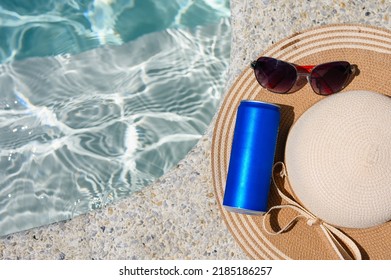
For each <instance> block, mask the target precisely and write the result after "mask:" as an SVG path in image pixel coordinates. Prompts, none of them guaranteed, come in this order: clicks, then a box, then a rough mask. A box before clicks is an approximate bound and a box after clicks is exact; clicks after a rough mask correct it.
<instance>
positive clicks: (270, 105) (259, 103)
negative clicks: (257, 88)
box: [240, 100, 281, 110]
mask: <svg viewBox="0 0 391 280" xmlns="http://www.w3.org/2000/svg"><path fill="white" fill-rule="evenodd" d="M240 103H245V104H248V105H254V106H256V107H263V108H270V109H278V110H280V108H281V107H280V106H279V105H277V104H274V103H268V102H263V101H258V100H242V101H241V102H240Z"/></svg>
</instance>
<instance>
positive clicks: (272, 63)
mask: <svg viewBox="0 0 391 280" xmlns="http://www.w3.org/2000/svg"><path fill="white" fill-rule="evenodd" d="M253 68H254V73H255V77H256V78H257V81H258V83H259V84H260V85H261V86H263V87H264V88H266V89H268V90H270V91H272V92H276V93H286V92H288V91H289V90H290V89H291V88H292V87H293V85H294V83H295V82H296V78H297V72H296V69H295V67H293V66H292V65H291V64H289V63H286V62H284V61H281V60H277V59H274V58H270V57H261V58H259V59H258V60H257V62H256V63H255V65H253Z"/></svg>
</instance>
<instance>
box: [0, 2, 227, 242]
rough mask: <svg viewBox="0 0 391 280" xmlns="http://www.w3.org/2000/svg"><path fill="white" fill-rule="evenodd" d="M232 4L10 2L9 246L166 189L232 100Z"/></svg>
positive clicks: (2, 110) (3, 28)
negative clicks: (164, 183) (20, 234)
mask: <svg viewBox="0 0 391 280" xmlns="http://www.w3.org/2000/svg"><path fill="white" fill-rule="evenodd" d="M229 16H230V11H229V1H228V0H225V1H218V0H199V1H198V0H193V1H190V0H189V1H185V0H171V1H164V2H163V1H154V0H134V1H131V0H127V1H125V0H95V1H92V0H89V1H87V0H86V1H81V0H80V1H77V0H62V1H59V0H51V1H48V0H35V1H27V0H17V1H16V0H0V235H6V234H9V233H12V232H16V231H21V230H25V229H29V228H32V227H36V226H41V225H46V224H49V223H53V222H56V221H61V220H65V219H70V218H72V217H74V216H75V215H79V214H82V213H86V212H88V211H91V210H93V209H98V208H101V207H104V206H105V205H107V204H110V203H112V202H114V201H116V200H118V199H121V198H125V197H128V196H129V195H131V194H132V193H134V192H135V191H138V190H140V189H142V188H144V187H145V186H148V185H149V184H151V183H152V182H154V181H155V180H156V179H157V178H159V177H160V176H162V175H163V174H165V173H166V172H167V171H168V170H170V169H171V168H172V167H173V166H175V165H176V164H177V163H178V162H179V161H180V160H181V159H183V158H184V157H185V155H186V154H187V153H188V152H189V150H190V149H191V148H192V147H194V145H195V144H196V143H197V141H198V140H199V139H200V138H201V136H202V135H203V133H204V132H205V130H206V128H207V126H208V125H209V123H210V121H211V119H212V117H213V115H214V114H215V111H216V109H217V106H218V104H219V102H220V100H221V97H222V94H223V89H224V83H225V77H226V71H227V69H228V63H229V52H230V23H229Z"/></svg>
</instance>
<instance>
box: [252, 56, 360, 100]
mask: <svg viewBox="0 0 391 280" xmlns="http://www.w3.org/2000/svg"><path fill="white" fill-rule="evenodd" d="M263 58H267V59H274V60H276V61H277V62H280V63H281V62H282V63H286V64H288V65H290V66H291V67H293V68H294V69H295V71H296V79H295V81H294V82H293V83H292V86H291V87H290V88H289V89H288V90H286V91H285V92H279V91H273V90H272V89H270V88H267V87H265V86H263V85H262V84H261V82H260V81H259V80H258V77H257V75H256V73H255V71H256V69H255V67H256V65H257V63H259V60H260V59H263ZM330 63H347V64H348V65H349V73H348V76H347V78H346V80H345V82H344V83H343V85H342V86H341V88H340V89H339V90H338V91H335V92H330V93H327V94H322V93H320V92H317V90H316V89H314V87H313V86H312V83H311V78H312V79H318V78H316V77H312V74H313V71H314V70H316V68H317V67H322V66H324V65H327V64H330ZM251 68H252V69H254V75H255V78H256V80H257V82H258V83H259V84H260V85H261V86H262V87H263V88H265V89H267V90H268V91H270V92H273V93H279V94H286V93H290V92H291V90H292V88H294V86H295V85H296V84H297V83H298V81H299V79H300V78H302V77H305V78H306V80H307V82H308V83H309V84H310V86H311V88H312V90H313V91H314V92H315V93H316V94H318V95H323V96H327V95H330V94H334V93H337V92H340V91H341V90H343V89H344V88H345V87H346V86H347V85H348V84H349V83H350V82H351V80H352V77H354V76H355V74H356V73H357V67H356V66H355V65H352V64H350V63H349V62H347V61H342V60H341V61H330V62H325V63H321V64H318V65H297V64H294V63H290V62H287V61H284V60H280V59H277V58H273V57H266V56H261V57H259V58H258V59H257V60H254V61H252V62H251ZM303 86H304V84H303V85H302V86H300V88H301V87H303Z"/></svg>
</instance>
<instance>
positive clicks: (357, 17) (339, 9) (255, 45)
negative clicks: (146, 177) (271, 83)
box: [0, 0, 391, 259]
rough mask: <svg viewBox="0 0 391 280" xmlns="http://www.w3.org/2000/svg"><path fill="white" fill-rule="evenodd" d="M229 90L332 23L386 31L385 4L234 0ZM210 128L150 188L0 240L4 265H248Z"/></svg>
mask: <svg viewBox="0 0 391 280" xmlns="http://www.w3.org/2000/svg"><path fill="white" fill-rule="evenodd" d="M231 9H232V19H231V22H232V29H233V30H232V50H231V64H230V71H229V75H228V80H227V90H228V88H229V87H230V85H231V84H232V83H233V81H234V80H235V78H236V77H237V76H238V75H239V74H240V72H241V71H242V70H243V69H244V68H245V67H247V66H248V65H249V62H250V61H251V60H253V59H254V58H256V57H257V56H258V55H259V53H260V52H262V51H263V50H264V49H266V48H267V47H269V46H270V45H271V44H273V43H274V42H277V41H278V40H281V39H283V38H284V37H286V36H289V35H291V34H293V33H295V32H300V31H302V30H305V29H308V28H311V27H316V26H320V25H325V24H330V23H361V24H369V25H374V26H378V27H383V28H387V29H390V30H391V23H390V18H389V15H390V14H391V5H390V4H389V1H386V0H373V1H365V0H356V1H337V0H322V1H304V0H296V1H292V0H281V1H278V0H276V1H272V0H253V1H250V0H248V1H246V0H231ZM212 136H213V122H212V124H211V125H210V127H209V129H208V131H207V132H206V134H205V136H204V137H203V138H202V139H201V140H200V142H199V143H198V145H197V146H196V147H195V148H194V149H193V150H192V151H191V152H190V153H189V154H188V156H187V157H186V158H185V159H184V160H182V161H181V162H180V163H179V164H178V166H177V167H176V168H174V169H173V170H171V171H170V172H169V173H167V174H166V175H165V176H163V177H162V178H160V179H159V180H158V181H157V182H155V183H154V184H153V185H151V186H149V187H147V188H145V189H144V190H143V191H141V192H139V193H136V194H135V195H133V196H131V197H129V198H127V199H124V200H122V201H119V202H117V203H115V204H113V205H111V206H107V207H106V208H104V209H101V210H99V211H94V212H91V213H89V214H86V215H81V216H78V217H76V218H74V219H72V220H70V221H66V222H60V223H56V224H52V225H49V226H44V227H40V228H36V229H32V230H28V231H24V232H20V233H15V234H11V235H8V236H5V237H2V238H0V258H1V259H247V258H248V257H247V256H246V255H245V254H244V253H243V251H242V250H241V248H240V247H239V246H238V245H237V243H236V242H235V240H234V238H233V237H232V236H231V234H230V232H229V230H228V229H227V227H226V226H225V224H224V222H223V220H222V218H221V215H220V213H219V208H218V205H217V203H216V200H215V198H214V191H213V183H212V174H211V167H210V150H211V142H212Z"/></svg>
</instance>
